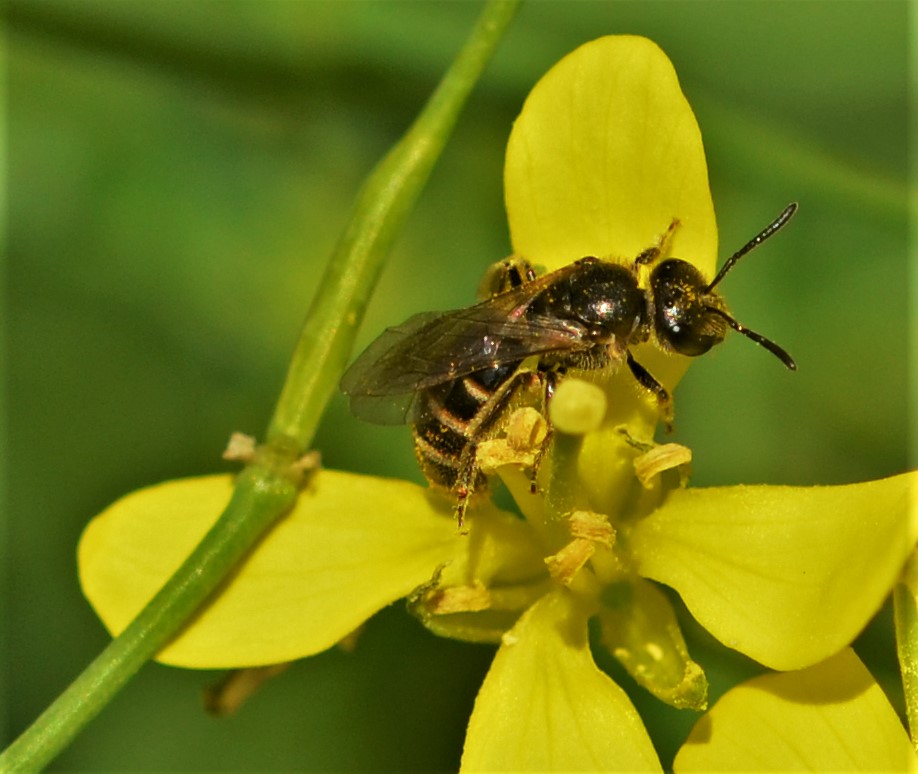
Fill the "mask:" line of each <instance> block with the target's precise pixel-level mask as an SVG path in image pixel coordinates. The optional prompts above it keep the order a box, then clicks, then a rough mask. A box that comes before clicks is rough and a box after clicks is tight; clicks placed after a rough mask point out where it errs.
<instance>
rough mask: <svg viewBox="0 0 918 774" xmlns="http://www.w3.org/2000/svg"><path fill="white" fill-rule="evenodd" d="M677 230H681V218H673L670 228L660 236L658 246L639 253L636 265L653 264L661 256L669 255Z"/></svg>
mask: <svg viewBox="0 0 918 774" xmlns="http://www.w3.org/2000/svg"><path fill="white" fill-rule="evenodd" d="M677 228H679V218H673V219H672V222H671V223H670V224H669V228H667V229H666V231H664V232H663V233H662V234H660V237H659V239H657V242H656V244H655V245H652V246H651V247H648V248H647V249H646V250H642V251H641V252H640V253H638V256H637V258H635V259H634V265H635V266H643V265H644V264H648V263H653V262H654V261H656V260H657V258H659V257H660V256H661V255H669V245H670V242H672V239H673V234H675V233H676V229H677Z"/></svg>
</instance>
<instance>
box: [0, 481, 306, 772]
mask: <svg viewBox="0 0 918 774" xmlns="http://www.w3.org/2000/svg"><path fill="white" fill-rule="evenodd" d="M296 491H297V490H296V487H295V485H294V484H293V482H292V481H291V480H290V479H289V478H288V477H287V476H286V475H284V474H278V473H277V472H275V471H272V470H269V469H267V468H261V467H252V468H249V469H247V470H245V471H244V472H243V473H242V474H241V475H240V476H239V480H238V482H237V484H236V489H235V492H234V493H233V497H232V499H231V500H230V503H229V505H228V506H227V508H226V511H224V513H223V515H222V516H221V517H220V520H219V521H218V522H217V524H215V525H214V527H213V528H212V529H211V530H210V532H209V533H208V534H207V535H206V536H205V537H204V539H203V540H202V541H201V543H200V544H199V545H198V547H197V548H196V549H195V550H194V552H193V553H192V554H191V556H189V557H188V559H187V560H186V561H185V563H184V564H183V565H182V567H181V568H180V569H179V571H178V572H176V573H175V575H173V576H172V578H170V580H169V581H168V582H167V583H166V585H165V586H163V588H162V589H161V590H160V591H159V593H158V594H157V595H156V596H155V597H154V598H153V599H152V600H151V601H150V603H149V604H148V605H147V606H146V607H145V608H144V609H143V610H142V611H141V612H140V614H139V615H138V616H137V618H135V619H134V620H133V621H132V622H131V624H130V625H129V626H128V627H127V629H125V630H124V631H123V632H122V633H121V634H120V635H119V636H118V637H116V638H115V639H114V640H112V642H111V644H110V645H109V646H108V647H107V648H106V649H105V650H104V651H102V653H100V654H99V655H98V656H97V657H96V659H95V660H94V661H93V662H92V663H91V664H90V665H89V666H88V667H87V668H86V669H85V670H84V671H83V672H82V674H81V675H80V676H79V677H77V679H76V680H74V681H73V682H72V683H71V684H70V686H68V688H67V689H66V690H65V691H64V692H63V693H62V694H61V695H60V696H58V697H57V699H55V700H54V702H53V703H52V704H51V706H49V707H48V708H47V709H46V710H45V711H44V712H43V713H42V714H41V715H40V716H39V717H38V719H37V720H36V721H35V722H34V723H33V724H32V725H31V726H30V727H29V728H28V729H26V731H25V732H24V733H23V734H22V735H21V736H20V737H19V738H18V739H17V740H16V741H15V742H13V744H11V745H10V746H9V747H8V748H7V749H6V751H5V752H4V753H3V755H2V756H0V771H3V772H7V771H11V772H12V771H17V772H19V771H39V770H40V769H42V768H44V767H45V766H46V765H47V764H48V763H50V762H51V761H52V760H53V759H54V758H55V757H56V756H57V755H58V753H60V752H61V751H62V750H63V749H64V748H65V747H66V746H67V744H69V742H70V741H71V740H72V739H73V738H74V737H75V736H76V735H77V733H78V732H79V731H80V730H81V729H82V728H83V727H84V726H85V725H86V724H87V723H88V722H89V721H90V720H91V719H92V718H94V717H95V716H96V715H97V714H98V713H99V712H100V711H101V710H102V708H103V707H105V705H107V704H108V703H109V701H111V699H112V698H114V696H115V695H116V694H117V693H118V691H119V690H120V689H121V688H122V687H123V686H124V685H125V684H126V683H127V682H128V680H130V678H131V677H133V675H134V674H136V672H137V671H138V670H139V669H140V667H142V666H143V665H144V664H145V663H146V662H147V661H148V660H149V659H150V658H151V657H152V656H153V655H154V654H155V653H156V651H158V650H159V649H160V647H162V645H163V644H164V643H165V642H166V641H167V640H168V639H169V638H170V637H171V636H172V635H173V634H174V633H175V632H176V631H178V629H179V628H180V627H181V625H182V624H183V623H184V622H185V621H187V620H188V618H189V617H190V616H191V615H192V614H193V613H194V612H195V610H197V609H198V607H199V606H200V605H201V604H202V603H203V602H204V600H205V599H206V598H207V597H208V596H209V595H210V593H211V591H213V589H214V588H216V586H217V585H218V584H219V583H220V582H221V581H222V580H223V578H225V577H226V575H227V573H228V572H229V571H230V570H232V568H233V567H234V566H235V564H236V563H237V562H238V561H239V560H240V559H241V558H242V556H243V555H244V554H245V553H246V552H247V551H248V550H249V548H250V547H251V545H252V544H253V543H254V542H255V541H256V540H257V539H258V537H259V536H260V535H261V534H262V532H264V530H265V529H267V528H268V527H269V526H270V525H271V524H273V523H274V521H275V520H276V519H277V517H278V516H280V515H281V514H282V513H284V512H285V511H286V510H287V509H288V508H289V507H290V505H291V504H292V503H293V501H294V500H295V499H296Z"/></svg>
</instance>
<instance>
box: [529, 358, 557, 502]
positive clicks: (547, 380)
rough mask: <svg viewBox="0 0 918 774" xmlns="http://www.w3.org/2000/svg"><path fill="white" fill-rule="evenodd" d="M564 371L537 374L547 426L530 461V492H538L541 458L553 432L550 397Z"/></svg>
mask: <svg viewBox="0 0 918 774" xmlns="http://www.w3.org/2000/svg"><path fill="white" fill-rule="evenodd" d="M563 373H564V371H563V370H552V371H542V372H541V373H540V374H539V379H540V381H541V382H542V417H543V418H544V419H545V424H546V425H547V426H548V428H547V430H546V432H545V438H543V439H542V443H541V444H539V450H538V451H537V452H536V453H535V457H534V459H533V461H532V474H531V475H532V477H531V478H530V480H529V492H530V494H538V492H539V484H538V479H539V469H540V468H541V467H542V460H543V459H545V455H546V453H547V452H548V450H549V449H550V448H551V442H552V437H553V436H554V434H555V428H554V426H553V425H552V423H551V414H550V413H549V412H550V408H551V399H552V397H553V396H554V394H555V387H556V386H557V384H558V377H559V376H562V375H563Z"/></svg>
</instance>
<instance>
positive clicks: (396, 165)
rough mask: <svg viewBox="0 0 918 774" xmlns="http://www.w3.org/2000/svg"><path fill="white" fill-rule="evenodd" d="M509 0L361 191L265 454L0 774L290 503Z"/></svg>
mask: <svg viewBox="0 0 918 774" xmlns="http://www.w3.org/2000/svg"><path fill="white" fill-rule="evenodd" d="M518 4H519V0H490V2H489V3H488V5H487V6H486V8H485V10H484V12H483V13H482V15H481V17H480V19H479V21H478V23H477V24H476V26H475V29H474V30H473V32H472V34H471V36H470V38H469V40H468V42H467V43H466V45H465V46H464V48H463V49H462V51H461V52H460V54H459V56H458V57H457V58H456V60H455V61H454V62H453V64H452V66H451V67H450V69H449V71H448V72H447V74H446V75H445V76H444V78H443V80H442V81H441V83H440V85H439V86H438V88H437V90H436V91H435V92H434V94H433V95H432V97H431V98H430V100H429V101H428V103H427V105H426V106H425V107H424V110H423V111H422V113H421V115H420V116H419V118H418V119H417V120H416V121H415V123H414V124H413V125H412V126H411V128H410V129H409V130H408V132H407V133H406V135H405V136H404V137H403V138H402V140H401V141H400V142H399V143H398V144H397V145H396V146H395V148H394V149H393V150H392V151H391V152H390V153H389V154H388V155H387V156H386V157H385V158H384V159H383V160H382V161H381V162H380V163H379V165H378V166H377V167H376V169H375V170H374V171H373V173H372V174H371V175H370V177H369V178H368V180H367V182H366V183H365V184H364V187H363V189H362V190H361V192H360V195H359V197H358V200H357V204H356V207H355V209H354V212H353V213H352V218H351V221H350V223H349V225H348V226H347V228H346V230H345V232H344V235H343V237H342V239H341V240H340V242H339V243H338V246H337V247H336V249H335V251H334V253H333V255H332V256H331V261H330V264H329V267H328V269H327V271H326V273H325V277H324V279H323V282H322V284H321V285H320V290H319V293H318V295H317V297H316V299H315V301H314V303H313V305H312V307H311V309H310V311H309V314H308V316H307V318H306V323H305V325H304V329H303V334H302V336H301V338H300V341H299V344H298V346H297V348H296V351H295V353H294V355H293V360H292V363H291V366H290V369H289V372H288V375H287V381H286V383H285V385H284V388H283V391H282V393H281V397H280V400H279V402H278V405H277V409H276V411H275V415H274V418H273V419H272V421H271V425H270V428H269V431H268V446H267V447H266V448H263V449H262V450H261V452H260V453H259V454H258V455H257V458H256V461H255V463H254V464H253V465H252V466H250V467H249V468H248V469H246V470H245V471H244V472H243V473H242V474H241V475H240V476H239V479H238V482H237V485H236V489H235V492H234V494H233V497H232V499H231V501H230V504H229V505H228V506H227V508H226V510H225V511H224V512H223V514H222V515H221V516H220V518H219V519H218V521H217V522H216V523H215V524H214V526H213V528H212V529H211V530H210V531H209V532H208V533H207V535H206V536H205V537H204V539H203V540H202V541H201V543H200V544H199V545H198V547H197V548H196V549H195V550H194V552H193V553H192V554H191V555H190V556H189V557H188V559H187V560H186V561H185V562H184V563H183V564H182V566H181V567H180V568H179V569H178V570H177V571H176V573H175V575H173V576H172V578H171V579H170V580H169V581H168V582H167V583H166V585H165V586H164V587H163V588H162V589H161V590H160V591H159V593H158V594H157V595H156V596H155V597H154V598H153V600H152V601H151V602H150V603H149V604H148V605H147V606H146V607H145V608H144V609H143V610H142V611H141V612H140V613H139V615H138V616H137V618H136V619H134V621H133V622H132V623H131V624H130V625H129V626H128V627H127V629H125V630H124V631H123V632H122V633H121V634H120V635H119V636H118V637H117V638H115V639H114V640H113V641H112V642H111V644H110V645H109V646H108V647H107V648H106V649H105V650H104V651H103V652H102V653H101V654H100V655H99V656H98V657H97V658H96V659H95V660H94V661H93V662H92V663H91V664H90V665H89V666H88V667H87V668H86V670H84V672H83V673H82V674H81V675H80V676H79V677H78V678H77V679H76V680H75V681H74V682H73V683H72V684H71V685H70V686H69V687H68V688H67V689H66V690H65V691H64V692H63V693H62V694H61V695H60V696H59V697H58V698H57V699H56V700H55V701H54V702H53V703H52V704H51V706H49V707H48V708H47V709H46V710H45V712H44V713H42V715H41V716H40V717H39V718H38V719H37V720H36V721H35V722H34V723H33V724H32V725H31V726H30V727H29V728H28V729H26V731H25V732H24V733H23V734H22V735H21V736H20V737H19V738H18V739H17V740H16V741H15V742H13V744H12V745H10V746H9V747H8V748H7V750H6V751H5V752H4V753H3V754H2V755H0V772H8V771H16V772H25V771H38V770H40V769H42V768H43V767H44V766H46V765H47V764H48V763H50V762H51V761H52V760H53V759H54V758H55V757H56V756H57V755H58V754H59V753H60V752H61V751H62V750H63V749H64V748H65V747H66V746H67V745H68V744H69V743H70V741H71V740H72V739H73V738H74V737H75V736H76V735H77V734H78V733H79V732H80V731H81V730H82V729H83V728H84V727H85V726H86V725H87V724H88V723H89V722H90V721H91V720H92V719H93V718H94V717H95V716H96V715H97V714H98V713H99V712H100V711H101V710H102V709H103V708H104V707H105V706H106V705H107V704H108V702H109V701H110V700H111V699H112V698H113V697H114V696H115V695H116V694H117V692H118V691H119V690H120V689H121V688H122V687H123V686H124V685H125V684H126V683H127V682H128V681H129V680H130V679H131V677H132V676H133V675H134V674H136V672H137V671H138V670H139V669H140V668H141V667H142V666H143V665H144V663H146V662H147V661H148V660H149V659H150V658H152V657H153V656H154V655H155V654H156V652H157V651H159V650H160V649H161V648H162V647H163V645H165V644H166V643H167V642H169V640H171V639H172V637H173V636H174V635H175V634H176V633H177V632H178V631H179V629H180V628H181V627H182V626H183V624H184V623H185V622H186V621H187V620H188V619H189V618H190V617H191V616H192V615H193V614H194V613H195V611H196V610H197V609H198V608H199V607H200V606H201V605H202V604H203V603H204V602H205V601H206V600H207V599H208V597H209V596H210V595H211V593H212V592H213V591H214V590H215V589H216V588H217V587H218V586H219V584H220V583H221V582H222V581H223V580H224V579H225V578H226V577H227V575H228V574H229V573H230V571H231V570H232V569H233V568H234V567H235V566H236V564H237V563H238V562H239V561H240V559H241V558H242V557H243V556H244V555H245V554H246V553H247V552H248V551H249V550H250V549H251V547H252V546H253V545H254V544H255V543H256V541H257V540H258V539H259V538H260V537H261V536H262V535H263V534H264V532H265V531H266V530H268V529H269V528H270V527H271V526H272V525H273V524H274V522H275V521H276V520H277V519H278V518H279V517H280V516H281V515H282V514H283V513H285V512H286V511H287V510H288V509H289V508H290V506H291V505H292V504H293V502H294V500H295V499H296V493H297V486H296V482H295V480H294V479H295V476H293V475H292V474H291V472H290V471H291V468H290V465H291V464H292V463H293V462H294V460H295V457H296V455H297V454H298V453H299V452H301V451H302V450H304V449H306V448H308V446H309V444H310V443H311V441H312V437H313V434H314V432H315V428H316V425H317V424H318V421H319V418H320V416H321V414H322V412H323V410H324V408H325V404H326V403H327V401H328V399H329V397H330V396H331V394H332V391H333V390H334V388H335V385H336V384H337V382H338V379H339V377H340V374H341V372H342V370H343V368H344V363H345V361H346V360H347V358H348V356H349V354H350V349H351V346H352V344H353V340H354V334H355V332H356V330H357V326H358V324H359V322H360V319H361V318H362V316H363V311H364V309H365V307H366V304H367V301H368V299H369V295H370V292H371V290H372V288H373V286H374V284H375V282H376V279H377V277H378V276H379V273H380V270H381V267H382V261H383V258H384V256H385V253H386V251H387V249H388V248H389V246H390V245H391V243H392V241H393V240H394V238H395V236H396V234H397V232H398V230H399V229H400V228H401V226H402V224H403V223H404V221H405V219H406V217H407V215H408V212H409V210H410V209H411V206H412V205H413V203H414V201H415V200H416V198H417V196H418V194H419V192H420V190H421V188H422V186H423V185H424V183H425V182H426V180H427V177H428V175H429V173H430V170H431V168H432V167H433V164H434V161H435V160H436V158H437V157H438V156H439V154H440V151H441V150H442V149H443V146H444V145H445V143H446V139H447V137H448V136H449V134H450V132H451V130H452V128H453V126H454V125H455V122H456V119H457V117H458V115H459V113H460V111H461V109H462V107H463V105H464V103H465V101H466V99H467V97H468V95H469V93H470V92H471V89H472V87H473V86H474V84H475V82H476V81H477V79H478V77H479V75H480V74H481V72H482V70H483V69H484V66H485V64H486V63H487V61H488V59H489V58H490V57H491V55H492V54H493V52H494V50H495V48H496V46H497V44H498V43H499V41H500V39H501V37H502V35H503V32H504V31H505V29H506V27H507V25H508V24H509V22H510V20H511V19H512V17H513V15H514V13H515V11H516V8H517V6H518Z"/></svg>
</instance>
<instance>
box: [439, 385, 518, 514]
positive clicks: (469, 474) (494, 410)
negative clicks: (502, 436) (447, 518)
mask: <svg viewBox="0 0 918 774" xmlns="http://www.w3.org/2000/svg"><path fill="white" fill-rule="evenodd" d="M531 378H532V372H531V371H517V372H516V373H515V374H513V376H511V377H510V378H509V379H507V381H505V382H504V383H503V384H502V385H500V387H498V388H497V390H495V391H494V394H493V395H491V397H490V398H488V401H487V402H486V403H485V404H484V405H483V406H482V407H481V408H480V409H479V410H478V413H477V414H476V416H475V419H473V420H472V421H471V422H470V423H469V425H468V428H467V430H466V434H467V438H468V443H467V444H466V445H465V447H464V448H463V449H462V454H461V455H460V456H459V468H458V470H457V472H456V482H455V484H453V493H454V494H455V495H456V518H457V519H458V521H459V526H460V527H462V520H463V518H464V517H465V512H466V510H467V508H468V501H469V498H471V496H472V495H473V494H474V493H475V482H476V481H477V480H478V474H479V472H480V470H481V468H480V467H479V465H478V442H479V441H481V440H484V439H485V438H487V437H488V433H489V432H490V431H491V430H492V429H493V426H494V423H495V422H496V421H498V420H499V419H500V418H501V416H502V412H503V409H504V408H506V406H507V404H508V403H509V402H510V400H511V398H512V397H513V395H514V394H515V393H516V391H517V390H518V389H519V388H520V387H521V386H522V385H523V384H525V383H526V382H527V381H529V380H530V379H531Z"/></svg>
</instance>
